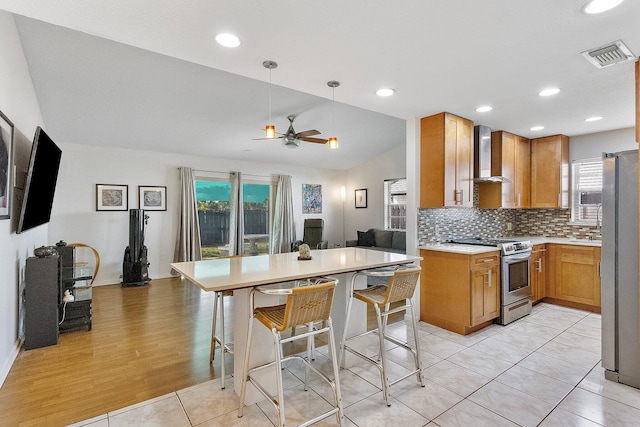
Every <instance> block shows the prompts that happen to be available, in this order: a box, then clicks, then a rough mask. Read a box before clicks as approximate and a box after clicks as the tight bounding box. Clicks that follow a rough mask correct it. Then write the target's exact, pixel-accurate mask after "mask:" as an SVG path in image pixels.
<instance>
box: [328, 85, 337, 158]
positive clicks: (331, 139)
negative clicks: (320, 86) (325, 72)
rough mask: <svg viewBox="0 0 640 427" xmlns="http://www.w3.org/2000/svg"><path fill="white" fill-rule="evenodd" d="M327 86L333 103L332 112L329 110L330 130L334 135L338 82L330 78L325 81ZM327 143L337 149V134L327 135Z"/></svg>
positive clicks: (331, 147) (332, 148)
mask: <svg viewBox="0 0 640 427" xmlns="http://www.w3.org/2000/svg"><path fill="white" fill-rule="evenodd" d="M327 86H329V87H330V88H331V89H332V90H333V104H332V112H331V116H332V119H331V120H332V128H333V129H332V130H331V131H332V133H333V134H334V135H335V134H336V88H337V87H338V86H340V82H339V81H336V80H331V81H328V82H327ZM327 145H328V146H329V148H330V149H331V150H337V149H338V137H337V136H332V137H329V141H328V142H327Z"/></svg>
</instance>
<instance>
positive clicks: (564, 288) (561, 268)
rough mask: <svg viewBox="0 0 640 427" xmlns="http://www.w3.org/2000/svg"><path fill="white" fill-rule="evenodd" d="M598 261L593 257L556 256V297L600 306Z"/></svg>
mask: <svg viewBox="0 0 640 427" xmlns="http://www.w3.org/2000/svg"><path fill="white" fill-rule="evenodd" d="M599 269H600V262H599V261H597V260H596V259H593V258H575V257H566V256H562V255H561V254H560V256H558V257H557V258H556V297H557V298H560V299H563V300H566V301H573V302H579V303H582V304H588V305H593V306H596V307H600V277H599Z"/></svg>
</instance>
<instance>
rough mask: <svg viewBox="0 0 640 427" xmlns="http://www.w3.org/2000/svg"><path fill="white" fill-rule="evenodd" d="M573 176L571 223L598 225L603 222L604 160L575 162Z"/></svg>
mask: <svg viewBox="0 0 640 427" xmlns="http://www.w3.org/2000/svg"><path fill="white" fill-rule="evenodd" d="M571 176H572V183H573V184H572V197H571V221H572V222H574V223H578V224H590V225H596V224H597V221H599V220H602V159H585V160H575V161H574V162H573V164H572V165H571Z"/></svg>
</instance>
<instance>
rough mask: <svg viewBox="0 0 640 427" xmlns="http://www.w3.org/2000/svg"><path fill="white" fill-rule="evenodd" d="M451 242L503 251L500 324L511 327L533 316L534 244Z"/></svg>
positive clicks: (484, 240)
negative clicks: (532, 253)
mask: <svg viewBox="0 0 640 427" xmlns="http://www.w3.org/2000/svg"><path fill="white" fill-rule="evenodd" d="M451 243H459V244H466V245H480V246H495V247H499V248H500V249H501V250H500V254H501V263H500V268H501V270H502V274H501V277H502V280H501V286H500V289H501V292H500V319H499V320H498V323H500V324H501V325H508V324H509V323H511V322H513V321H515V320H518V319H520V318H521V317H524V316H526V315H528V314H530V313H531V308H532V303H531V284H530V283H529V277H530V276H529V272H530V270H531V249H532V247H533V244H532V243H531V241H529V240H509V239H486V238H480V237H472V238H463V239H452V240H451Z"/></svg>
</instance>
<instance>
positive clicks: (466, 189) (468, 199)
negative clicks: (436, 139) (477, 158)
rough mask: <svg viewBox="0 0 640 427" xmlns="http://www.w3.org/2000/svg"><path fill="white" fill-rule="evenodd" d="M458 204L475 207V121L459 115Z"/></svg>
mask: <svg viewBox="0 0 640 427" xmlns="http://www.w3.org/2000/svg"><path fill="white" fill-rule="evenodd" d="M457 125H458V135H457V136H458V137H457V139H456V160H457V161H456V191H458V200H459V202H458V204H457V205H456V206H464V207H473V122H472V121H471V120H467V119H463V118H461V117H457Z"/></svg>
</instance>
